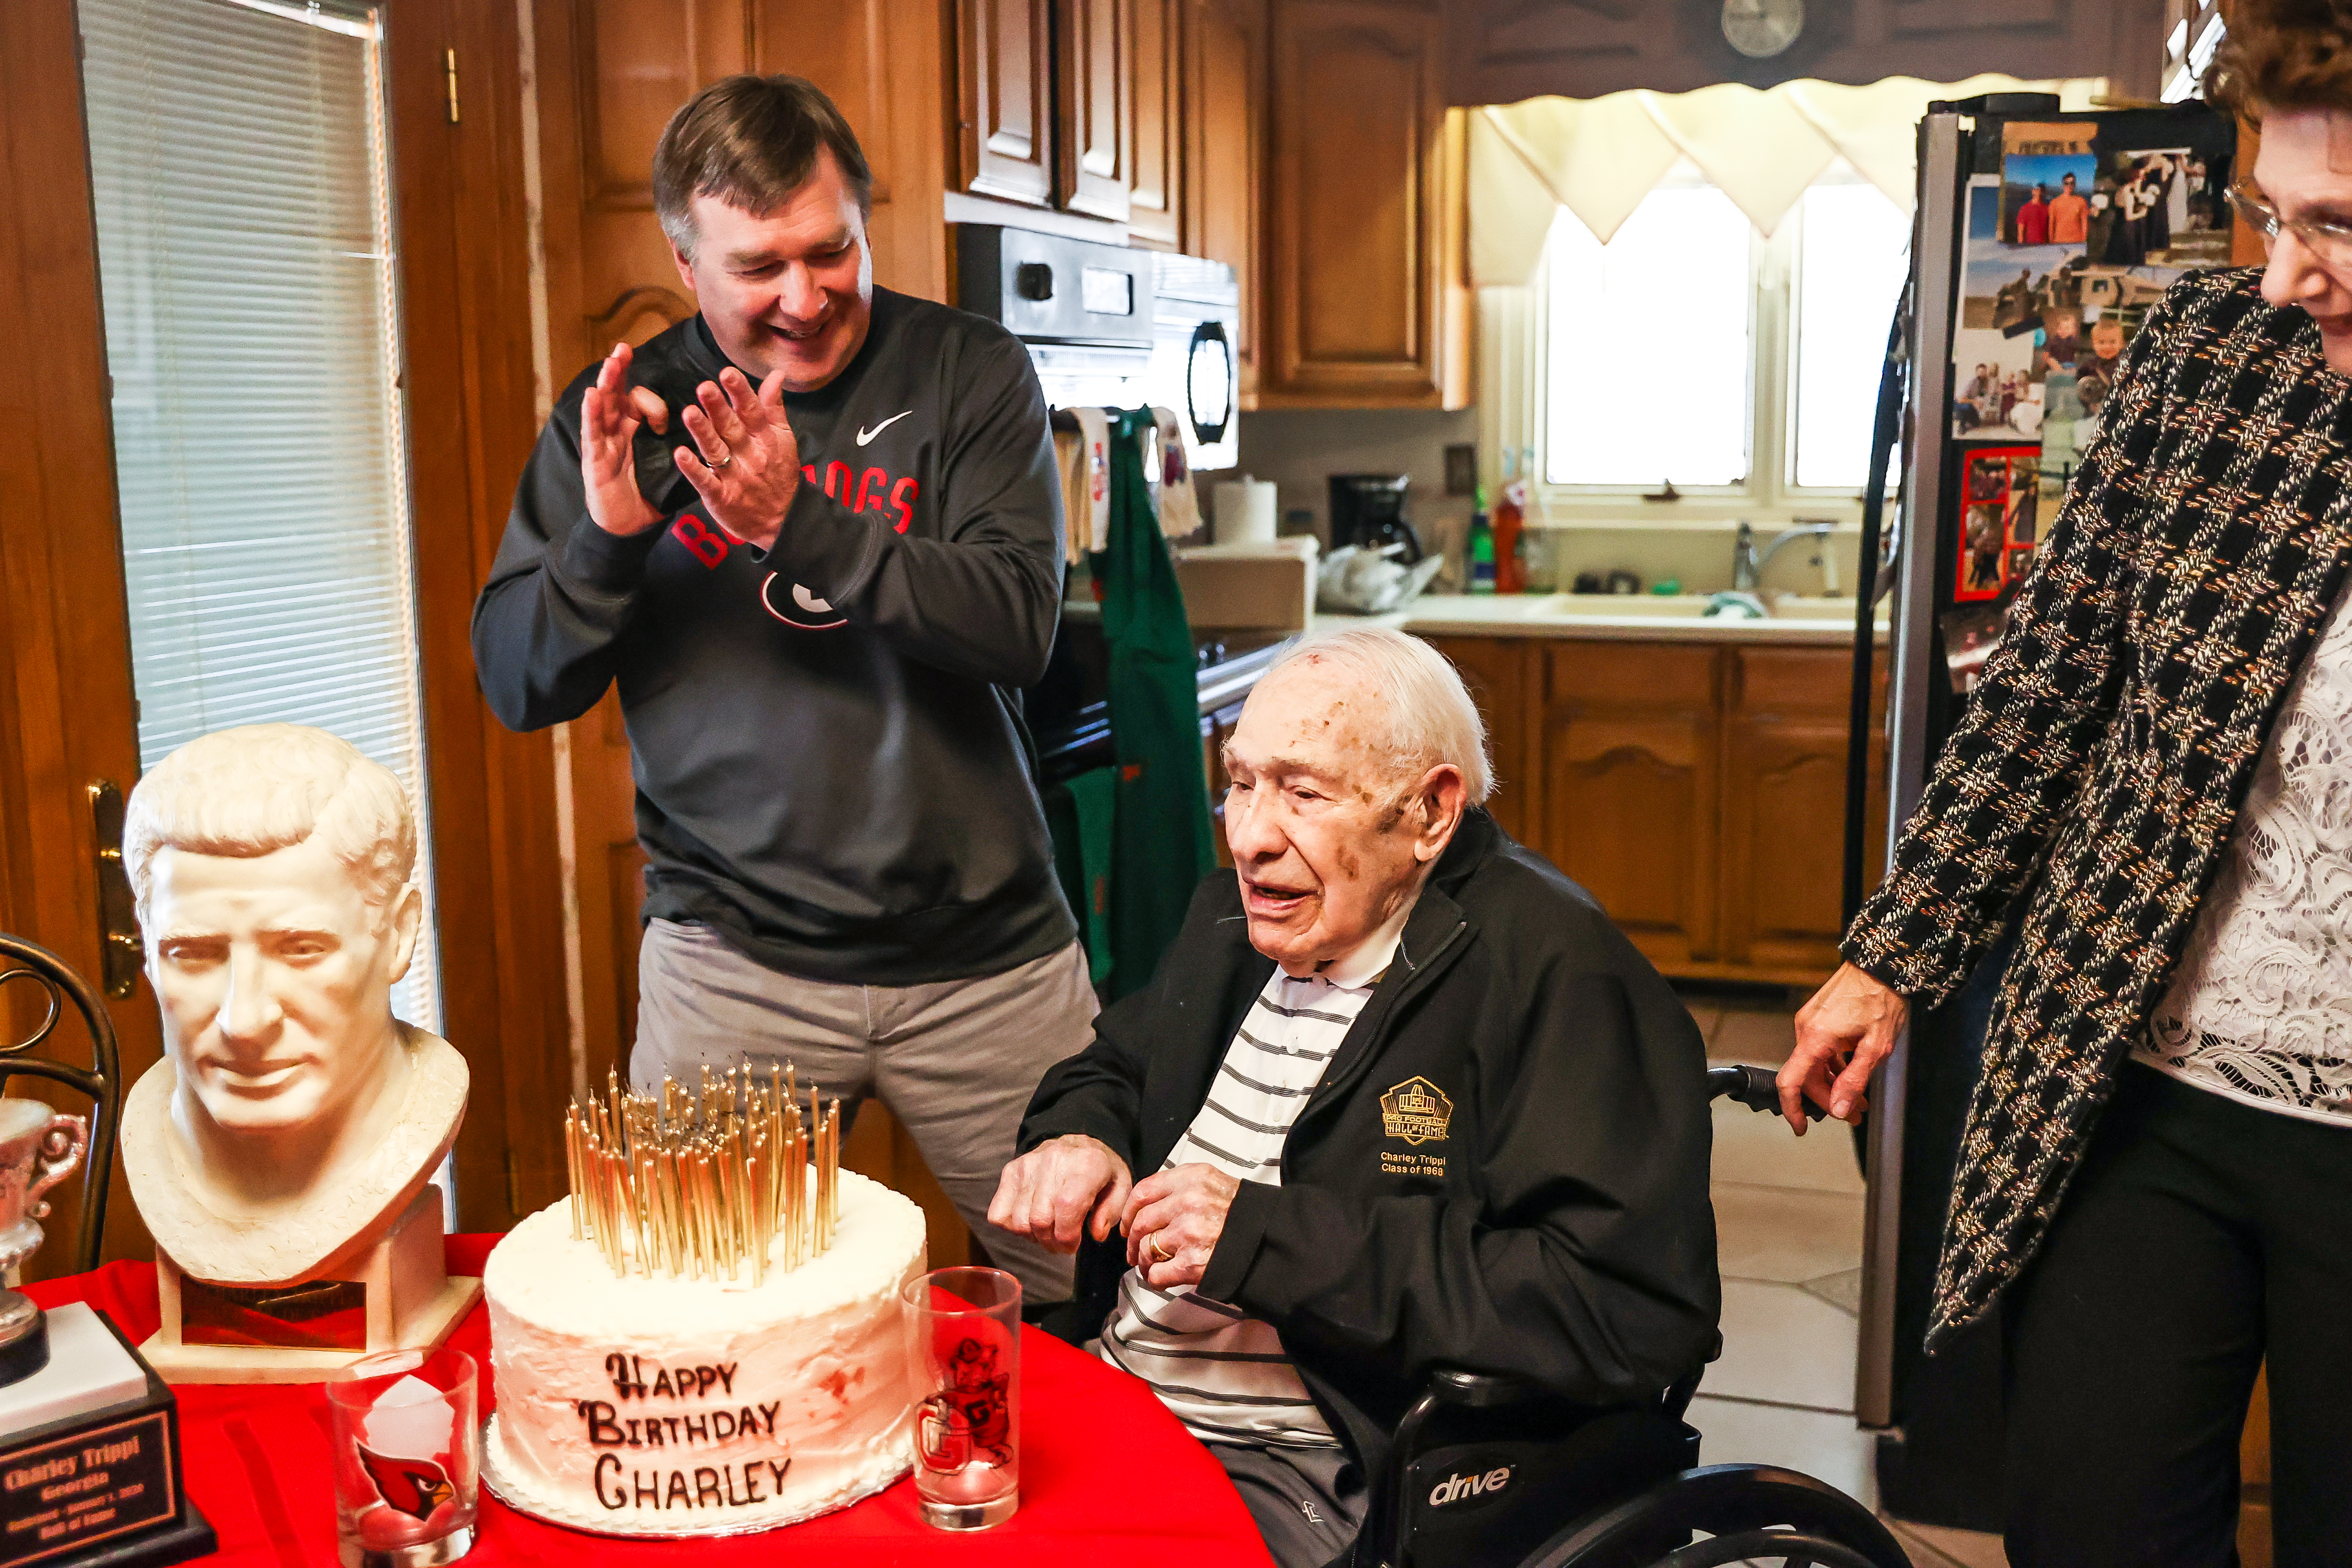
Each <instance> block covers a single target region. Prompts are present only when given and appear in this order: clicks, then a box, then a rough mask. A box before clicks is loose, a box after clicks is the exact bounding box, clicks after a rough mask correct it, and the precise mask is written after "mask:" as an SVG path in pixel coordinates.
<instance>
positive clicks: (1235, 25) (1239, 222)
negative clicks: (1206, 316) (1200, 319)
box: [1181, 0, 1265, 409]
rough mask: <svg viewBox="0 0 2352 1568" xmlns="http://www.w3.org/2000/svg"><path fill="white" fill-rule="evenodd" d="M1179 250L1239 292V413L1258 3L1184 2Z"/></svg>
mask: <svg viewBox="0 0 2352 1568" xmlns="http://www.w3.org/2000/svg"><path fill="white" fill-rule="evenodd" d="M1183 21H1184V37H1183V68H1184V69H1183V99H1182V101H1183V112H1182V115H1181V120H1182V123H1183V132H1184V159H1183V163H1184V200H1183V203H1182V214H1183V248H1184V250H1185V252H1186V253H1187V254H1188V255H1192V256H1207V257H1208V258H1210V259H1211V260H1213V261H1222V262H1223V263H1224V264H1225V265H1226V266H1228V267H1232V268H1233V269H1234V277H1235V278H1236V279H1237V280H1238V281H1239V282H1240V285H1241V313H1240V314H1241V320H1240V323H1239V330H1238V334H1237V335H1238V338H1239V341H1238V342H1236V343H1235V344H1234V353H1235V355H1236V357H1237V359H1238V361H1239V367H1238V368H1239V371H1240V380H1241V390H1240V398H1241V406H1242V407H1243V408H1244V409H1253V408H1255V407H1256V406H1257V380H1258V365H1257V360H1258V352H1257V348H1258V336H1259V335H1258V299H1259V298H1260V290H1259V285H1260V281H1261V278H1260V273H1261V269H1260V266H1259V257H1258V210H1259V200H1260V196H1261V193H1262V190H1263V187H1262V184H1261V182H1260V175H1259V172H1260V170H1261V169H1262V168H1263V166H1264V163H1265V0H1183Z"/></svg>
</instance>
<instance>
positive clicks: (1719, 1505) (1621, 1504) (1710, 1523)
mask: <svg viewBox="0 0 2352 1568" xmlns="http://www.w3.org/2000/svg"><path fill="white" fill-rule="evenodd" d="M1707 1089H1708V1094H1709V1098H1711V1099H1721V1098H1725V1097H1729V1098H1730V1099H1732V1100H1734V1101H1736V1102H1738V1103H1740V1104H1743V1105H1746V1106H1747V1107H1748V1109H1749V1110H1751V1111H1758V1112H1764V1111H1775V1112H1777V1111H1778V1110H1779V1109H1780V1091H1779V1090H1778V1089H1777V1088H1776V1087H1775V1086H1774V1083H1773V1078H1772V1074H1771V1073H1770V1072H1769V1071H1767V1070H1765V1069H1763V1068H1760V1067H1717V1068H1712V1069H1710V1070H1709V1071H1708V1072H1707ZM1704 1371H1705V1368H1703V1367H1700V1368H1694V1369H1693V1370H1692V1371H1691V1372H1689V1373H1688V1374H1686V1375H1685V1376H1683V1377H1682V1378H1681V1379H1679V1380H1678V1381H1676V1382H1675V1385H1673V1386H1672V1387H1670V1388H1668V1389H1666V1390H1665V1391H1664V1393H1663V1394H1661V1395H1660V1396H1658V1398H1657V1399H1656V1400H1655V1401H1654V1402H1653V1403H1648V1404H1644V1405H1640V1406H1619V1407H1616V1408H1611V1409H1601V1410H1595V1409H1592V1408H1591V1407H1589V1406H1570V1405H1566V1404H1564V1403H1563V1402H1561V1401H1559V1400H1557V1399H1555V1398H1552V1397H1550V1396H1545V1395H1542V1394H1540V1393H1539V1392H1538V1391H1536V1390H1534V1389H1531V1388H1529V1387H1528V1386H1527V1385H1524V1384H1521V1383H1519V1382H1517V1380H1515V1379H1512V1378H1508V1377H1497V1376H1494V1375H1488V1374H1484V1373H1478V1372H1472V1371H1463V1370H1454V1369H1442V1370H1440V1371H1438V1372H1437V1373H1435V1374H1434V1375H1433V1376H1432V1378H1431V1380H1430V1383H1429V1385H1428V1387H1427V1389H1426V1390H1425V1391H1424V1392H1423V1395H1422V1396H1421V1398H1420V1399H1419V1400H1418V1401H1416V1402H1415V1403H1414V1405H1413V1406H1412V1408H1411V1409H1410V1410H1408V1411H1407V1412H1406V1413H1405V1416H1404V1418H1403V1419H1402V1421H1401V1422H1399V1423H1398V1425H1397V1428H1396V1432H1395V1434H1394V1437H1393V1438H1392V1441H1391V1448H1390V1460H1389V1464H1388V1467H1387V1473H1386V1474H1385V1475H1383V1476H1382V1477H1381V1484H1379V1485H1377V1486H1375V1487H1374V1489H1373V1495H1372V1499H1371V1507H1370V1513H1369V1515H1368V1517H1367V1518H1366V1520H1365V1523H1364V1530H1363V1534H1362V1537H1361V1539H1360V1541H1359V1542H1358V1543H1357V1549H1356V1552H1355V1554H1354V1558H1353V1561H1354V1562H1356V1563H1376V1564H1379V1568H1723V1565H1727V1564H1738V1563H1773V1564H1778V1565H1780V1568H1911V1560H1910V1558H1909V1557H1908V1556H1907V1555H1906V1554H1905V1552H1904V1551H1903V1548H1902V1547H1901V1546H1900V1545H1899V1544H1898V1543H1897V1542H1895V1537H1894V1536H1893V1534H1891V1533H1890V1532H1889V1531H1887V1529H1886V1527H1885V1525H1884V1524H1881V1523H1880V1522H1879V1521H1878V1519H1877V1518H1876V1516H1875V1515H1874V1514H1873V1513H1872V1512H1871V1511H1869V1510H1868V1509H1866V1508H1864V1507H1863V1505H1862V1504H1861V1503H1859V1502H1856V1501H1855V1500H1853V1499H1852V1498H1850V1497H1848V1496H1846V1495H1845V1493H1843V1492H1842V1491H1839V1490H1837V1489H1836V1488H1834V1487H1832V1486H1829V1485H1827V1484H1826V1483H1824V1482H1822V1481H1818V1480H1815V1479H1813V1478H1811V1476H1806V1475H1800V1474H1799V1473H1797V1472H1796V1471H1794V1470H1784V1469H1776V1468H1774V1467H1772V1466H1769V1465H1750V1464H1725V1465H1708V1466H1704V1467H1702V1466H1701V1465H1700V1464H1699V1462H1698V1447H1699V1435H1698V1433H1697V1432H1696V1431H1695V1430H1694V1429H1693V1428H1692V1427H1690V1426H1689V1424H1688V1423H1686V1422H1685V1420H1684V1419H1683V1416H1684V1414H1685V1412H1686V1411H1687V1410H1688V1409H1689V1407H1690V1402H1691V1398H1692V1396H1694V1395H1695V1394H1696V1393H1697V1392H1698V1384H1699V1377H1700V1375H1701V1373H1702V1372H1704Z"/></svg>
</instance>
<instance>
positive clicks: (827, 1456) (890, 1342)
mask: <svg viewBox="0 0 2352 1568" xmlns="http://www.w3.org/2000/svg"><path fill="white" fill-rule="evenodd" d="M815 1152H816V1153H818V1154H819V1155H820V1156H822V1155H824V1152H825V1151H824V1147H823V1145H822V1143H821V1141H820V1145H819V1148H818V1150H817V1151H815ZM589 1159H590V1162H591V1163H592V1164H593V1155H591V1156H589ZM638 1159H639V1162H640V1166H641V1169H643V1170H645V1171H646V1172H648V1173H650V1172H651V1171H652V1169H653V1161H652V1159H650V1158H648V1157H646V1156H644V1155H639V1156H638ZM614 1163H615V1164H617V1163H618V1162H617V1161H615V1162H614ZM682 1163H683V1164H684V1165H685V1166H689V1167H690V1166H691V1164H692V1161H691V1159H688V1160H686V1161H684V1162H682ZM574 1168H575V1173H577V1172H578V1170H579V1168H580V1161H579V1159H578V1158H575V1165H574ZM759 1168H760V1167H759V1166H758V1165H757V1164H756V1163H755V1164H752V1165H751V1170H752V1172H753V1176H752V1183H753V1185H754V1186H756V1184H757V1181H758V1175H757V1173H758V1171H759ZM796 1168H797V1169H798V1170H800V1171H802V1172H805V1173H808V1174H809V1176H810V1179H809V1180H806V1181H801V1182H797V1183H794V1184H793V1187H792V1190H791V1191H790V1192H784V1191H783V1190H782V1189H783V1188H784V1186H785V1184H783V1183H782V1181H781V1180H780V1179H778V1178H776V1177H774V1176H773V1174H772V1173H771V1177H770V1179H771V1180H772V1181H774V1182H775V1184H776V1186H777V1189H778V1190H779V1191H780V1192H782V1196H783V1197H784V1198H785V1199H786V1201H784V1202H783V1203H782V1206H781V1207H782V1209H783V1211H784V1212H783V1213H782V1215H781V1216H777V1215H775V1214H774V1213H773V1212H772V1210H773V1208H774V1207H776V1206H774V1205H771V1206H769V1207H770V1212H768V1213H767V1214H766V1215H765V1216H764V1218H765V1219H766V1220H768V1221H770V1223H762V1220H763V1214H762V1207H761V1204H760V1203H759V1202H757V1201H755V1200H754V1199H753V1198H751V1197H741V1196H740V1195H736V1196H735V1197H730V1194H729V1193H728V1191H727V1189H726V1184H725V1183H724V1182H720V1181H709V1180H705V1181H704V1182H703V1186H702V1187H701V1189H700V1190H701V1191H702V1192H703V1194H704V1195H705V1196H706V1197H709V1199H710V1201H709V1202H708V1203H706V1204H705V1205H704V1207H703V1211H702V1212H700V1213H699V1214H698V1213H697V1212H696V1211H695V1210H694V1207H693V1199H694V1197H695V1194H696V1192H697V1186H696V1183H697V1179H698V1178H696V1177H695V1176H693V1173H692V1172H691V1170H690V1169H688V1174H687V1176H686V1177H685V1178H683V1179H682V1180H679V1181H677V1182H676V1183H674V1186H675V1187H676V1188H677V1189H679V1190H683V1191H684V1192H685V1194H686V1195H687V1199H688V1201H687V1202H686V1203H684V1204H680V1203H678V1202H677V1191H672V1192H671V1193H669V1194H668V1195H667V1199H666V1198H665V1195H664V1192H663V1189H662V1184H661V1182H660V1181H658V1180H656V1179H653V1177H652V1176H650V1175H648V1176H647V1177H646V1180H645V1182H644V1184H643V1185H644V1189H645V1191H646V1193H648V1194H650V1196H649V1197H643V1198H641V1199H640V1200H639V1203H638V1207H637V1208H636V1211H635V1220H634V1221H633V1222H625V1221H623V1220H620V1219H616V1218H614V1215H615V1213H616V1212H618V1213H624V1214H625V1213H626V1212H627V1211H626V1210H625V1209H623V1210H615V1209H614V1207H612V1202H613V1199H612V1197H611V1193H610V1191H608V1193H607V1197H606V1205H605V1207H603V1208H602V1209H599V1208H598V1207H597V1204H596V1203H595V1202H594V1201H593V1200H592V1201H587V1202H583V1201H582V1200H580V1199H577V1198H575V1199H567V1200H566V1201H564V1202H562V1203H558V1204H556V1205H554V1206H553V1207H549V1208H546V1209H542V1210H541V1211H540V1212H539V1213H537V1214H534V1215H532V1216H531V1217H530V1218H528V1219H526V1220H524V1221H523V1222H522V1223H521V1224H520V1225H519V1226H517V1227H516V1228H515V1229H514V1230H513V1232H512V1233H511V1234H509V1236H508V1237H507V1238H506V1239H505V1240H503V1241H501V1242H499V1245H498V1247H497V1249H495V1250H494V1251H492V1252H491V1254H490V1258H489V1262H488V1267H486V1268H485V1269H484V1270H483V1276H482V1286H483V1294H484V1296H485V1297H486V1299H487V1300H488V1305H489V1313H490V1364H491V1369H492V1374H493V1377H494V1380H495V1385H496V1389H497V1406H498V1408H497V1412H496V1414H495V1415H494V1416H492V1418H491V1420H490V1423H489V1427H488V1431H487V1432H486V1433H485V1436H484V1444H483V1454H482V1459H483V1473H484V1479H486V1480H487V1481H488V1483H489V1486H490V1489H491V1490H492V1491H493V1492H494V1493H495V1494H497V1495H498V1496H499V1497H500V1498H501V1499H503V1500H505V1501H506V1502H508V1503H509V1504H510V1505H512V1506H514V1507H516V1508H518V1509H520V1510H521V1511H524V1512H526V1513H530V1514H532V1515H535V1516H537V1517H539V1518H541V1519H546V1520H549V1521H553V1522H556V1523H560V1524H567V1525H572V1526H574V1527H577V1528H580V1529H583V1530H590V1531H599V1532H603V1533H609V1534H619V1535H664V1536H675V1535H731V1534H738V1533H741V1532H744V1531H753V1530H764V1529H769V1528H772V1527H773V1526H776V1525H781V1524H789V1523H791V1522H793V1521H795V1520H801V1519H806V1518H809V1517H810V1516H812V1515H814V1514H819V1513H823V1512H825V1511H829V1510H832V1509H835V1508H839V1507H842V1506H844V1505H845V1504H847V1503H851V1502H854V1501H856V1500H857V1499H859V1498H862V1497H865V1496H867V1495H868V1494H870V1493H873V1492H876V1491H879V1490H882V1489H883V1488H884V1487H887V1486H888V1485H890V1484H891V1483H892V1482H893V1481H895V1480H897V1479H898V1478H899V1477H901V1476H903V1475H905V1474H906V1473H907V1471H908V1469H909V1468H910V1466H911V1465H912V1463H913V1458H914V1443H913V1436H914V1435H913V1425H912V1411H913V1406H914V1397H913V1395H912V1393H911V1391H910V1388H911V1385H910V1383H909V1380H908V1370H907V1365H906V1356H905V1350H904V1331H903V1329H902V1326H901V1317H900V1312H901V1308H900V1304H899V1291H900V1290H901V1289H902V1287H903V1286H904V1285H905V1284H906V1282H907V1281H908V1280H910V1279H912V1278H914V1277H916V1276H918V1275H919V1274H920V1273H922V1272H923V1270H924V1249H923V1214H922V1211H921V1210H920V1209H919V1208H918V1207H916V1206H915V1205H914V1204H913V1203H911V1202H909V1201H908V1200H907V1199H906V1198H904V1197H900V1196H899V1195H898V1194H897V1193H895V1192H892V1191H891V1190H890V1189H889V1188H887V1187H885V1186H881V1185H880V1184H878V1183H876V1182H872V1181H868V1180H866V1179H865V1178H864V1177H861V1176H856V1175H853V1174H851V1173H848V1172H845V1171H839V1170H838V1169H837V1166H836V1167H834V1168H832V1169H825V1170H824V1175H823V1176H822V1178H818V1177H817V1176H816V1175H815V1173H816V1171H817V1170H819V1169H823V1168H824V1160H823V1158H822V1157H821V1158H820V1159H819V1160H818V1161H817V1162H816V1163H815V1164H814V1165H811V1166H797V1167H796ZM708 1175H709V1172H708V1167H706V1170H705V1173H704V1176H705V1177H706V1178H707V1177H708ZM580 1186H581V1183H580V1180H579V1179H578V1177H577V1176H576V1174H575V1183H574V1190H575V1192H577V1191H579V1190H580ZM589 1186H591V1187H592V1188H593V1186H594V1178H593V1176H592V1177H591V1178H590V1181H589ZM812 1186H814V1187H815V1188H816V1190H815V1191H814V1192H812V1191H810V1190H808V1189H809V1188H810V1187H812ZM614 1190H617V1189H614ZM666 1201H667V1204H668V1209H667V1210H666V1209H665V1203H666ZM575 1205H577V1206H578V1207H580V1208H581V1209H583V1210H584V1211H585V1216H586V1217H585V1218H582V1217H581V1215H579V1214H576V1213H575ZM811 1210H814V1211H816V1212H818V1213H824V1214H829V1215H832V1216H837V1218H833V1219H832V1220H831V1223H830V1226H829V1228H824V1227H820V1226H818V1225H815V1224H814V1223H813V1222H812V1220H811V1218H810V1211H811ZM671 1211H677V1212H671ZM712 1213H719V1214H722V1215H725V1214H730V1213H731V1214H732V1216H733V1217H734V1218H736V1219H738V1220H739V1221H740V1224H739V1225H738V1228H737V1235H738V1237H739V1238H745V1239H748V1238H750V1237H754V1236H760V1235H761V1234H762V1233H763V1232H764V1233H765V1246H764V1250H765V1253H766V1258H765V1262H764V1265H763V1266H757V1267H755V1266H754V1265H755V1262H756V1261H757V1260H754V1259H752V1258H751V1256H750V1255H749V1250H748V1249H747V1247H746V1246H745V1245H743V1244H741V1243H739V1245H738V1246H737V1248H736V1249H735V1251H734V1253H733V1255H732V1256H731V1257H729V1256H727V1249H726V1248H725V1247H724V1246H721V1245H719V1243H718V1241H717V1240H716V1239H714V1238H713V1237H712V1236H711V1235H710V1234H709V1231H710V1228H711V1227H710V1216H711V1214H712ZM795 1213H797V1215H798V1217H799V1220H800V1223H799V1225H798V1226H797V1227H795V1226H794V1225H793V1223H792V1220H793V1216H794V1214H795ZM600 1215H601V1216H602V1217H603V1218H604V1220H605V1223H606V1226H607V1228H608V1231H609V1232H610V1237H609V1239H610V1240H611V1241H612V1245H611V1246H610V1247H608V1246H607V1245H606V1244H605V1243H604V1242H600V1241H599V1240H598V1239H596V1237H595V1223H594V1222H595V1219H596V1218H598V1217H599V1216H600ZM698 1228H700V1230H701V1231H702V1232H704V1234H702V1235H700V1236H698V1234H697V1231H698ZM821 1228H822V1229H828V1231H829V1233H827V1234H824V1235H823V1236H821V1237H820V1236H819V1235H818V1234H817V1233H818V1231H819V1230H820V1229H821ZM575 1232H577V1233H575ZM665 1237H667V1240H665ZM616 1252H617V1253H618V1254H619V1258H618V1260H617V1263H618V1266H617V1267H616V1260H615V1256H614V1254H615V1253H616ZM666 1252H667V1253H669V1254H674V1255H669V1256H666V1255H665V1254H666ZM641 1254H642V1255H647V1256H649V1257H650V1260H651V1261H650V1266H648V1264H647V1262H646V1261H645V1260H644V1258H643V1257H641ZM666 1264H667V1265H671V1267H665V1265H666ZM730 1273H731V1277H730Z"/></svg>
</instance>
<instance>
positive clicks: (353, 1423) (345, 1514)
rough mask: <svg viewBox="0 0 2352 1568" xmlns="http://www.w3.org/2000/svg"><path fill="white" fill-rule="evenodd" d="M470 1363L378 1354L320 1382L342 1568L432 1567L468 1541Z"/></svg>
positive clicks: (472, 1435) (442, 1353) (472, 1503)
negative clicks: (323, 1392)
mask: <svg viewBox="0 0 2352 1568" xmlns="http://www.w3.org/2000/svg"><path fill="white" fill-rule="evenodd" d="M475 1384H476V1370H475V1366H474V1358H473V1357H472V1356H470V1355H467V1354H466V1353H465V1352H464V1351H461V1350H447V1349H443V1350H436V1351H433V1352H430V1353H429V1354H428V1353H427V1352H425V1351H421V1350H395V1351H387V1352H385V1353H384V1354H382V1355H371V1356H367V1357H364V1358H362V1359H361V1360H359V1361H355V1362H353V1363H352V1364H350V1365H349V1366H346V1367H344V1368H343V1369H342V1370H341V1372H338V1373H337V1374H335V1375H334V1376H333V1377H332V1378H331V1379H330V1380H329V1381H328V1384H327V1408H328V1412H329V1414H330V1416H331V1417H332V1435H333V1442H334V1473H335V1537H336V1544H337V1547H338V1550H339V1553H340V1555H341V1559H342V1568H438V1565H439V1564H441V1563H454V1562H456V1561H457V1559H458V1558H460V1557H463V1556H464V1555H465V1554H466V1553H467V1551H469V1550H470V1549H471V1548H472V1546H473V1544H474V1521H475V1519H476V1516H477V1515H478V1512H479V1510H480V1503H481V1492H480V1487H481V1424H480V1421H479V1420H478V1417H477V1416H476V1413H475V1412H476V1405H477V1396H476V1386H475Z"/></svg>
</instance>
